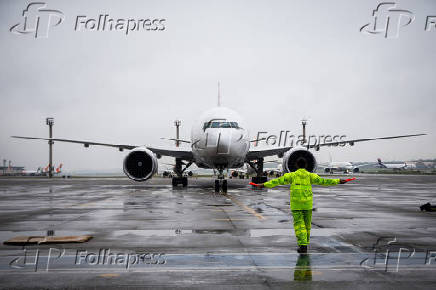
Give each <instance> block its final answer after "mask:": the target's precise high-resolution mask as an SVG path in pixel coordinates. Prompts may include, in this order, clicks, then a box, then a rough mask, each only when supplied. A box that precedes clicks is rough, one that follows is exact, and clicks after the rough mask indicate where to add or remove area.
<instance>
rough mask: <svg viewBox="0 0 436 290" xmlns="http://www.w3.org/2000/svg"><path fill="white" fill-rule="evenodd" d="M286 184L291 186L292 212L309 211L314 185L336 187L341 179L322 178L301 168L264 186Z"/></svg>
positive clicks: (311, 204)
mask: <svg viewBox="0 0 436 290" xmlns="http://www.w3.org/2000/svg"><path fill="white" fill-rule="evenodd" d="M284 184H290V185H291V188H290V191H291V210H308V209H312V206H313V193H312V184H317V185H336V184H339V179H328V178H321V177H319V175H318V174H315V173H310V172H308V171H307V170H306V169H303V168H300V169H298V170H297V171H294V172H290V173H285V174H284V175H283V176H281V177H279V178H276V179H271V180H270V181H268V182H265V183H264V184H263V185H264V186H265V187H268V188H271V187H275V186H277V185H284Z"/></svg>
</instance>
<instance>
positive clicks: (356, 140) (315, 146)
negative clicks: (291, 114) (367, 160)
mask: <svg viewBox="0 0 436 290" xmlns="http://www.w3.org/2000/svg"><path fill="white" fill-rule="evenodd" d="M424 135H427V134H411V135H400V136H389V137H378V138H360V139H352V140H342V141H338V142H330V143H321V144H316V145H307V146H308V147H309V148H319V147H321V146H336V145H339V144H349V145H354V143H357V142H364V141H373V140H388V139H398V138H409V137H417V136H424Z"/></svg>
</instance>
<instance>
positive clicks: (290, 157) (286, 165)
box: [282, 147, 316, 172]
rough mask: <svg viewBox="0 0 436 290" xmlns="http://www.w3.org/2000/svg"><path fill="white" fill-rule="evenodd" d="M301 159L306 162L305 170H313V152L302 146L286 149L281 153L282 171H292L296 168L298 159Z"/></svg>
mask: <svg viewBox="0 0 436 290" xmlns="http://www.w3.org/2000/svg"><path fill="white" fill-rule="evenodd" d="M301 159H303V160H304V161H305V163H306V166H305V168H306V170H307V171H309V172H314V171H315V169H316V159H315V156H313V154H312V153H311V152H310V151H309V150H307V149H306V148H304V147H296V148H293V149H291V150H289V151H287V152H286V153H285V154H284V155H283V167H282V168H283V171H284V172H293V171H295V170H297V169H298V168H297V162H298V160H301Z"/></svg>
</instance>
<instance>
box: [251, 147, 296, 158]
mask: <svg viewBox="0 0 436 290" xmlns="http://www.w3.org/2000/svg"><path fill="white" fill-rule="evenodd" d="M289 149H292V147H277V148H261V149H257V148H256V149H250V151H248V153H247V156H246V157H245V159H246V160H255V159H258V158H262V157H267V156H272V155H282V154H284V153H285V152H286V151H288V150H289Z"/></svg>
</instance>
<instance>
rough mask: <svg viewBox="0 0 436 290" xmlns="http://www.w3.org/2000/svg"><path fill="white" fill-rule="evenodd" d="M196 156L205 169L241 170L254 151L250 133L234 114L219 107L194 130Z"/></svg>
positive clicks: (192, 133) (200, 119)
mask: <svg viewBox="0 0 436 290" xmlns="http://www.w3.org/2000/svg"><path fill="white" fill-rule="evenodd" d="M191 144H192V154H193V156H194V159H195V163H196V164H197V166H198V167H201V168H214V169H226V168H240V167H242V166H244V160H245V156H246V155H247V152H248V150H249V148H250V139H249V134H248V130H247V129H246V127H245V123H244V122H243V120H242V118H241V117H240V116H239V115H238V114H237V113H236V112H235V111H233V110H230V109H228V108H224V107H216V108H213V109H210V110H208V111H206V112H204V113H203V114H202V115H201V116H200V117H199V119H198V121H197V122H195V124H194V126H193V127H192V130H191Z"/></svg>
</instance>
